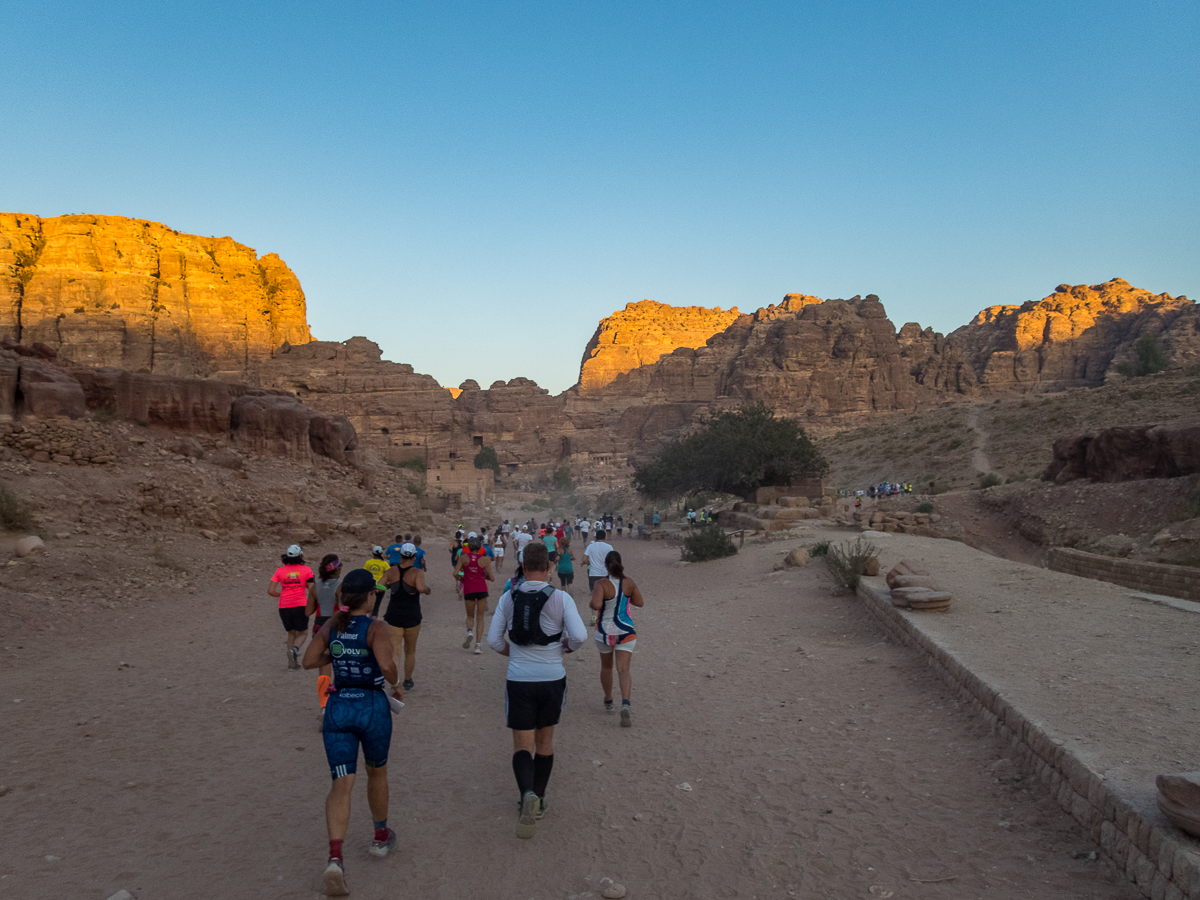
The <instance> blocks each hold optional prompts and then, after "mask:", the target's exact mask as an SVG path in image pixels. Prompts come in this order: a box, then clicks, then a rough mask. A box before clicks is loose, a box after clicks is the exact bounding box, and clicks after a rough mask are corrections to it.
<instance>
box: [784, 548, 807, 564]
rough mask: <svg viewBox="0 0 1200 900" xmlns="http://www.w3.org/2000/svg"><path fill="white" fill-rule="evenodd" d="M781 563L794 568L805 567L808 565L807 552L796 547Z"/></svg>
mask: <svg viewBox="0 0 1200 900" xmlns="http://www.w3.org/2000/svg"><path fill="white" fill-rule="evenodd" d="M783 562H784V564H785V565H788V566H795V567H800V566H807V565H808V551H807V550H805V549H804V548H803V547H797V548H796V549H795V550H793V551H792V552H791V553H789V554H788V555H787V556H785V557H784V558H783Z"/></svg>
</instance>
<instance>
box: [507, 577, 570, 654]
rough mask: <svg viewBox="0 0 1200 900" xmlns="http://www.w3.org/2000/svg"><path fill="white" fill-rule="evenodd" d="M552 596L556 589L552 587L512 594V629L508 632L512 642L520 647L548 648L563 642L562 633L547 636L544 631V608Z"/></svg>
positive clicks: (517, 591)
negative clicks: (542, 618)
mask: <svg viewBox="0 0 1200 900" xmlns="http://www.w3.org/2000/svg"><path fill="white" fill-rule="evenodd" d="M552 596H554V588H553V587H551V586H550V585H546V586H545V587H544V588H542V589H541V590H537V591H523V590H520V589H517V590H514V591H513V592H512V603H513V617H512V627H511V628H510V629H509V630H508V639H509V640H510V641H512V642H513V643H514V644H516V645H517V646H518V647H530V646H539V647H546V646H549V645H550V644H553V643H555V642H557V641H560V640H562V635H563V633H562V632H561V631H560V632H559V633H558V634H546V632H545V631H543V630H542V623H541V621H540V619H541V615H542V608H543V607H544V606H545V605H546V601H547V600H549V599H550V598H551V597H552Z"/></svg>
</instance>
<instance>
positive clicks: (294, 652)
mask: <svg viewBox="0 0 1200 900" xmlns="http://www.w3.org/2000/svg"><path fill="white" fill-rule="evenodd" d="M288 653H289V654H290V655H291V657H292V664H291V666H290V668H292V669H298V668H300V648H299V647H293V648H292V649H291V650H289V651H288Z"/></svg>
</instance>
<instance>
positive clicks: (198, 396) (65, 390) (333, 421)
mask: <svg viewBox="0 0 1200 900" xmlns="http://www.w3.org/2000/svg"><path fill="white" fill-rule="evenodd" d="M47 353H49V354H53V351H52V350H48V348H47ZM89 411H91V412H93V413H95V412H97V411H98V412H100V413H101V414H102V415H103V416H104V417H105V418H109V419H123V420H127V421H131V422H139V423H141V424H143V425H152V426H156V427H161V428H165V429H170V430H172V431H178V432H183V433H187V434H223V435H227V436H228V437H229V438H230V439H231V440H232V441H233V444H234V445H235V446H237V447H240V448H243V449H248V450H252V451H255V452H258V453H263V454H266V455H271V456H276V457H281V458H286V459H293V460H298V461H301V462H311V461H312V460H313V458H314V457H326V458H329V459H332V460H334V461H335V462H339V463H342V464H344V465H349V466H353V465H356V464H357V449H358V437H357V435H356V433H355V431H354V426H353V425H351V424H350V421H349V420H348V419H347V418H346V417H345V416H340V415H331V414H329V413H325V412H320V411H316V410H312V409H309V408H307V407H306V406H305V405H304V404H303V403H301V402H300V401H299V400H298V399H297V398H296V397H295V395H293V394H290V393H287V392H285V391H274V390H267V389H264V388H260V387H252V386H250V385H245V384H234V383H230V382H226V381H217V380H215V379H196V378H180V377H176V376H170V375H147V374H143V373H139V372H128V371H125V370H122V369H114V368H108V367H100V368H93V367H89V366H80V365H78V364H74V363H70V362H68V361H63V360H58V359H55V358H53V357H52V356H50V357H49V358H48V357H47V355H46V353H36V352H34V351H32V350H31V349H29V348H26V347H23V346H20V345H16V344H14V343H13V342H12V341H7V340H6V341H4V343H3V345H0V431H2V432H3V433H4V434H5V435H8V436H9V438H11V439H9V440H7V441H6V442H7V443H9V444H11V445H12V446H18V445H19V446H20V448H21V449H22V451H29V453H28V455H29V457H30V458H35V455H36V454H42V455H45V456H46V460H42V459H41V458H40V457H37V461H48V460H50V459H54V460H55V461H58V462H61V461H62V460H59V459H57V457H59V456H65V457H66V458H67V461H71V460H79V461H80V462H79V463H78V464H81V465H82V464H84V463H97V464H103V463H106V462H110V461H111V460H112V458H114V454H113V453H112V452H110V451H109V450H108V449H107V448H103V447H97V446H91V443H94V442H89V441H87V440H83V439H78V440H77V439H76V438H75V437H74V436H73V432H71V431H70V428H71V426H68V425H64V424H61V423H62V422H64V421H70V420H81V419H83V418H84V416H85V415H86V414H87V413H88V412H89ZM47 423H58V424H54V425H53V426H50V425H48V424H47ZM83 424H86V423H83ZM48 427H49V428H50V429H51V431H52V432H53V434H49V433H47V434H43V432H45V431H46V429H47V428H48ZM64 428H65V429H67V432H63V433H65V434H67V437H66V438H61V435H60V436H59V437H55V435H58V434H59V432H62V430H63V429H64ZM14 435H24V436H23V437H21V438H19V439H18V438H16V437H13V436H14ZM60 438H61V439H60ZM30 441H32V443H30ZM55 441H58V444H62V446H61V447H60V446H58V445H55V446H50V445H51V444H55ZM14 442H15V443H14ZM64 442H65V443H64ZM27 444H28V446H26V445H27ZM43 444H46V445H47V446H42V445H43ZM35 445H36V446H35ZM64 448H66V449H65V451H64ZM76 451H79V452H78V453H76Z"/></svg>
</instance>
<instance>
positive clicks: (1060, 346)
mask: <svg viewBox="0 0 1200 900" xmlns="http://www.w3.org/2000/svg"><path fill="white" fill-rule="evenodd" d="M1143 333H1150V334H1153V335H1155V336H1156V337H1157V338H1158V339H1159V342H1160V343H1161V344H1162V346H1163V347H1164V349H1165V350H1166V351H1167V354H1168V356H1170V357H1171V359H1172V360H1173V361H1174V362H1175V363H1176V364H1181V365H1182V364H1188V363H1191V362H1196V361H1200V315H1198V313H1197V309H1196V304H1195V303H1193V302H1192V301H1191V300H1189V299H1188V298H1187V297H1183V296H1180V297H1172V296H1171V295H1170V294H1151V293H1150V292H1149V291H1145V290H1141V289H1140V288H1135V287H1133V285H1131V284H1130V283H1129V282H1128V281H1126V280H1125V279H1123V278H1114V279H1112V280H1111V281H1106V282H1104V283H1103V284H1093V285H1086V284H1078V285H1074V286H1072V285H1069V284H1060V285H1059V286H1058V288H1057V289H1056V290H1055V292H1054V293H1053V294H1051V295H1050V296H1048V297H1045V298H1044V299H1042V300H1040V301H1038V302H1036V303H1035V302H1032V301H1030V302H1028V303H1025V304H1022V305H1020V306H990V307H988V308H987V309H984V310H982V311H981V312H980V313H979V314H978V315H977V316H975V318H974V319H973V320H972V321H971V322H970V324H968V325H964V326H963V327H962V328H959V329H958V330H957V331H954V332H953V333H952V334H951V335H950V338H949V340H950V343H951V344H953V345H954V347H956V348H957V349H958V350H959V351H960V352H961V353H962V354H963V356H964V357H966V358H967V359H968V360H970V362H971V365H972V367H973V368H974V369H975V372H976V375H977V376H978V379H979V382H980V384H981V385H983V386H984V387H985V388H987V389H989V390H993V391H995V390H1013V389H1016V390H1028V389H1031V388H1053V389H1062V388H1068V387H1087V386H1095V385H1098V384H1103V383H1104V381H1105V379H1106V378H1107V377H1109V376H1110V375H1111V374H1113V373H1114V372H1115V369H1116V366H1117V365H1120V364H1121V363H1128V362H1130V361H1131V360H1132V359H1133V356H1134V344H1135V342H1136V341H1137V338H1138V337H1139V336H1140V335H1141V334H1143Z"/></svg>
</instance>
